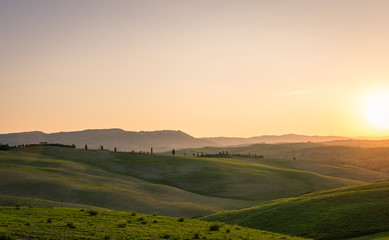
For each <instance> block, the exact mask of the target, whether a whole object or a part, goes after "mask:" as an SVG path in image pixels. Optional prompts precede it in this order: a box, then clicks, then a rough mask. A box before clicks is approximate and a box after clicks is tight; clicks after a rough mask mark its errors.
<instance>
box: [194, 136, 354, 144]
mask: <svg viewBox="0 0 389 240" xmlns="http://www.w3.org/2000/svg"><path fill="white" fill-rule="evenodd" d="M202 139H206V140H209V141H211V142H214V143H216V144H218V145H221V146H231V145H247V144H255V143H297V142H328V141H336V140H346V139H349V138H346V137H338V136H306V135H297V134H285V135H263V136H257V137H250V138H236V137H213V138H202Z"/></svg>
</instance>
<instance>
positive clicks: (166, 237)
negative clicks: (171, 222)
mask: <svg viewBox="0 0 389 240" xmlns="http://www.w3.org/2000/svg"><path fill="white" fill-rule="evenodd" d="M161 238H163V239H169V238H170V235H169V234H165V235H162V236H161Z"/></svg>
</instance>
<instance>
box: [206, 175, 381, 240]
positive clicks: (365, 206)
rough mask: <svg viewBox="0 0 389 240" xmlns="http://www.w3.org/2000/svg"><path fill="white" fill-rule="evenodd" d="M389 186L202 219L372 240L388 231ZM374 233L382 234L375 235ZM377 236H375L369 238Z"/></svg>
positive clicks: (285, 201)
mask: <svg viewBox="0 0 389 240" xmlns="http://www.w3.org/2000/svg"><path fill="white" fill-rule="evenodd" d="M388 196H389V182H379V183H373V184H366V185H362V186H357V187H348V188H339V189H334V190H328V191H321V192H316V193H311V194H306V195H303V196H299V197H295V198H287V199H280V200H275V201H272V202H269V203H264V204H260V205H258V206H256V207H252V208H248V209H242V210H235V211H230V212H225V213H220V214H216V215H212V216H208V217H205V218H203V220H208V221H221V222H225V223H228V224H238V225H242V226H247V227H250V228H255V229H261V230H267V231H272V232H277V233H284V234H289V235H295V236H302V237H309V238H314V239H344V238H351V237H361V236H365V235H369V236H366V237H364V238H361V239H375V238H378V237H380V236H382V235H381V234H383V235H384V236H388V235H387V234H386V233H385V232H388V231H389V225H388V222H389V197H388ZM377 233H381V234H378V235H377ZM371 234H376V235H371Z"/></svg>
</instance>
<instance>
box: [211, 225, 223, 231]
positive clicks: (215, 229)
mask: <svg viewBox="0 0 389 240" xmlns="http://www.w3.org/2000/svg"><path fill="white" fill-rule="evenodd" d="M219 228H220V225H219V224H217V223H215V224H212V225H211V226H209V231H219Z"/></svg>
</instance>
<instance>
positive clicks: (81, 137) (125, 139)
mask: <svg viewBox="0 0 389 240" xmlns="http://www.w3.org/2000/svg"><path fill="white" fill-rule="evenodd" d="M346 139H348V138H345V137H336V136H305V135H296V134H287V135H280V136H273V135H268V136H258V137H251V138H234V137H215V138H195V137H192V136H190V135H189V134H186V133H184V132H182V131H173V130H162V131H141V132H133V131H124V130H122V129H93V130H84V131H75V132H58V133H49V134H47V133H44V132H39V131H34V132H23V133H9V134H0V143H2V144H9V145H20V144H34V143H40V142H48V143H61V144H69V145H70V144H75V145H76V147H78V148H83V147H84V146H85V144H87V145H88V148H90V149H98V148H100V146H104V149H110V150H113V149H114V148H115V147H116V148H117V150H118V151H132V150H134V151H136V152H138V151H146V152H149V151H150V148H151V147H153V150H154V151H155V152H165V151H170V150H172V149H173V148H174V149H183V148H199V147H207V146H231V145H249V144H255V143H280V142H308V141H310V142H328V141H335V140H346Z"/></svg>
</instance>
